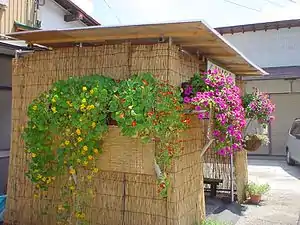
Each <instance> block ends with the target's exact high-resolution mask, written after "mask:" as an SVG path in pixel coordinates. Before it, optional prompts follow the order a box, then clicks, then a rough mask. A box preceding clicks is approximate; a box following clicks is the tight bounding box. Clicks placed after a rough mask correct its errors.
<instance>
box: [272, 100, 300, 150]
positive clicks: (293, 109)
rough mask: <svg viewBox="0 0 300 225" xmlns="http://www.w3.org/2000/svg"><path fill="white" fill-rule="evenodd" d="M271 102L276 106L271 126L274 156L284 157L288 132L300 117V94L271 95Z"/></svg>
mask: <svg viewBox="0 0 300 225" xmlns="http://www.w3.org/2000/svg"><path fill="white" fill-rule="evenodd" d="M271 100H272V102H273V103H274V104H275V105H276V110H275V113H274V115H275V121H273V122H272V125H271V141H272V143H271V146H272V155H284V154H285V142H286V138H287V132H288V130H289V128H290V126H291V125H292V123H293V120H294V119H295V118H297V117H300V94H271Z"/></svg>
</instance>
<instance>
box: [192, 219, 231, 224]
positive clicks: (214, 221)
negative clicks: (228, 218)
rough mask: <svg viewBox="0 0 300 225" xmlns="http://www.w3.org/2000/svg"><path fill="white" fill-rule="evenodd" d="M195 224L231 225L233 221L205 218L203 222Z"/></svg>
mask: <svg viewBox="0 0 300 225" xmlns="http://www.w3.org/2000/svg"><path fill="white" fill-rule="evenodd" d="M195 225H231V223H227V222H222V221H219V220H210V219H208V220H205V221H203V222H201V223H195Z"/></svg>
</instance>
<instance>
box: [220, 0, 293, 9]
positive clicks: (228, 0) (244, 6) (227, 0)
mask: <svg viewBox="0 0 300 225" xmlns="http://www.w3.org/2000/svg"><path fill="white" fill-rule="evenodd" d="M224 1H225V2H228V3H231V4H234V5H237V6H240V7H243V8H245V9H250V10H253V11H256V12H261V10H260V9H255V8H251V7H249V6H246V5H241V4H239V3H236V2H232V1H230V0H224ZM289 1H292V0H289Z"/></svg>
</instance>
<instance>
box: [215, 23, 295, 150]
mask: <svg viewBox="0 0 300 225" xmlns="http://www.w3.org/2000/svg"><path fill="white" fill-rule="evenodd" d="M216 30H217V31H218V32H219V33H220V34H222V35H223V36H224V37H225V38H226V39H227V40H228V41H229V42H230V43H232V44H233V45H234V46H235V47H237V48H238V49H239V50H240V51H241V52H242V53H244V54H245V55H246V56H247V57H248V58H249V59H250V60H251V61H252V62H254V63H256V64H257V65H258V66H260V67H262V68H263V69H264V70H265V71H267V72H268V73H269V75H266V76H261V77H247V78H245V80H246V91H248V92H250V91H252V87H257V88H259V89H260V90H261V91H264V92H267V93H269V95H270V98H271V100H272V101H273V102H274V103H275V104H276V111H275V121H274V122H273V123H272V124H270V125H269V138H270V144H269V146H266V147H261V149H260V150H259V151H257V152H255V154H263V155H285V151H286V149H285V141H286V137H287V134H288V130H289V128H290V126H291V124H292V122H293V119H294V118H296V117H300V42H299V40H300V19H296V20H285V21H277V22H268V23H256V24H247V25H239V26H230V27H219V28H216Z"/></svg>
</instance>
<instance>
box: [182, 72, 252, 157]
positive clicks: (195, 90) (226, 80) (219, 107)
mask: <svg viewBox="0 0 300 225" xmlns="http://www.w3.org/2000/svg"><path fill="white" fill-rule="evenodd" d="M184 102H185V103H186V104H192V105H194V106H195V110H196V111H198V117H199V119H205V118H207V117H208V116H209V112H210V110H213V113H212V115H213V116H214V118H213V119H214V127H213V131H212V135H213V138H214V139H215V149H216V151H217V153H218V154H220V155H227V154H231V153H232V152H233V151H237V150H240V149H241V148H242V140H243V137H242V131H243V128H244V127H245V124H246V121H245V112H244V109H243V106H242V100H241V96H240V89H239V88H238V87H237V86H236V85H235V83H234V80H233V78H232V77H230V76H226V75H224V74H221V73H219V72H218V71H208V72H207V73H204V74H195V75H194V77H193V78H192V79H191V81H190V82H188V83H186V84H184Z"/></svg>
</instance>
